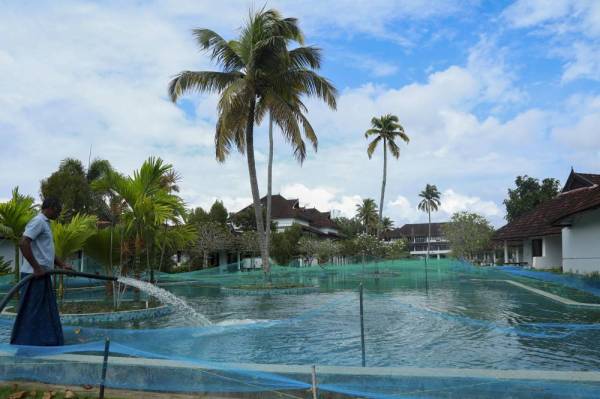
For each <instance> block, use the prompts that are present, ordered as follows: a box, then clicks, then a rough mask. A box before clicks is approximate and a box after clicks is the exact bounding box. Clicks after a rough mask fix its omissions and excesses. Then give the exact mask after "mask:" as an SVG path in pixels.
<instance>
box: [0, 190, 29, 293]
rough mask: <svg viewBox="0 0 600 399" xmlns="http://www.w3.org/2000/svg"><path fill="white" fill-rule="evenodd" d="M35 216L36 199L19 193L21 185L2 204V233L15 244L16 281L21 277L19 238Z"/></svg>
mask: <svg viewBox="0 0 600 399" xmlns="http://www.w3.org/2000/svg"><path fill="white" fill-rule="evenodd" d="M34 216H35V206H34V199H33V197H31V196H28V195H22V194H20V193H19V187H15V188H14V189H13V191H12V198H11V199H10V200H9V201H7V202H4V203H1V204H0V234H1V235H3V236H4V238H7V239H9V240H10V241H12V243H13V245H14V246H15V258H14V262H13V265H14V273H15V281H19V278H20V274H19V273H20V266H19V240H20V239H21V236H22V235H23V232H24V231H25V226H27V223H28V222H29V221H30V220H31V218H33V217H34Z"/></svg>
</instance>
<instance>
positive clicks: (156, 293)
mask: <svg viewBox="0 0 600 399" xmlns="http://www.w3.org/2000/svg"><path fill="white" fill-rule="evenodd" d="M117 281H118V282H119V283H122V284H126V285H129V286H132V287H135V288H138V289H140V290H141V291H144V292H145V293H147V294H148V295H151V296H153V297H155V298H157V299H158V300H159V301H161V302H162V303H164V304H168V305H171V306H173V307H175V309H176V310H177V311H179V312H182V313H184V314H185V315H186V317H189V318H192V320H194V321H197V322H198V323H200V324H201V325H203V326H209V325H211V324H212V323H211V322H210V320H208V319H207V318H206V317H205V316H204V315H202V314H201V313H198V312H196V311H195V310H194V308H192V307H191V306H190V305H189V304H188V303H187V302H186V301H184V300H183V299H181V298H179V297H178V296H175V295H173V294H172V293H170V292H169V291H167V290H163V289H162V288H160V287H157V286H155V285H154V284H150V283H148V282H146V281H141V280H137V279H134V278H130V277H119V278H118V280H117Z"/></svg>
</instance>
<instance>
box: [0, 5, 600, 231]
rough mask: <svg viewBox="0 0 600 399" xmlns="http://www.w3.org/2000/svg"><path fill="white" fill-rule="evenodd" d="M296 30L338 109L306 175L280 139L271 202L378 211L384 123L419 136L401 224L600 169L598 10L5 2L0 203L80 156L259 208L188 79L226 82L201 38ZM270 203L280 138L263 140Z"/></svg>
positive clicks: (402, 163) (404, 151)
mask: <svg viewBox="0 0 600 399" xmlns="http://www.w3.org/2000/svg"><path fill="white" fill-rule="evenodd" d="M263 5H264V6H266V7H267V8H276V9H278V10H279V11H281V12H282V13H283V15H284V16H293V17H296V18H298V19H299V23H300V26H301V28H302V29H303V30H304V33H305V36H306V44H309V45H314V46H317V47H320V48H321V49H322V53H323V59H324V62H323V67H322V69H321V70H320V73H321V74H322V75H324V76H325V77H327V78H328V79H330V80H331V82H332V83H333V84H334V85H335V86H336V87H337V88H338V90H339V97H338V107H337V111H335V112H334V111H331V110H330V109H328V108H327V107H326V106H325V105H324V104H323V103H321V102H319V101H316V100H308V101H307V104H308V107H309V113H308V118H309V119H310V120H311V122H312V124H313V127H314V128H315V130H316V132H317V135H318V137H319V148H318V151H317V152H316V153H315V152H311V153H310V154H309V155H308V157H307V159H306V161H305V162H304V164H303V165H299V164H298V163H297V162H296V161H295V160H294V157H293V153H292V150H291V149H290V147H289V145H288V144H287V143H286V142H285V141H284V140H283V139H281V137H280V134H279V132H278V131H276V132H275V134H276V140H275V157H274V192H275V193H281V194H282V195H284V196H285V197H288V198H299V199H300V202H301V204H303V205H306V206H315V207H317V208H318V209H320V210H322V211H329V210H336V213H338V214H340V215H344V216H352V215H353V213H354V211H355V207H356V204H357V203H359V202H360V201H361V199H363V198H375V199H376V201H377V202H379V194H380V190H381V177H382V168H383V163H382V161H383V160H382V152H381V149H379V150H377V151H376V153H375V155H374V156H373V158H372V159H369V158H368V156H367V153H366V148H367V144H368V142H367V140H366V139H365V137H364V132H365V131H366V130H367V129H369V127H370V121H371V118H372V117H374V116H381V115H384V114H387V113H392V114H395V115H397V116H398V117H399V119H400V122H401V124H402V125H403V127H404V129H405V131H406V133H407V134H408V135H409V137H410V142H409V143H408V144H404V143H402V144H401V155H400V158H399V159H397V160H396V159H391V160H389V162H388V178H387V188H386V197H385V198H386V199H385V206H384V215H387V216H389V217H391V218H392V220H394V222H395V225H396V226H398V227H400V226H401V225H403V224H404V223H415V222H422V221H425V220H426V219H427V216H426V215H425V214H424V213H423V212H419V211H418V210H417V204H418V202H419V197H418V194H419V192H420V191H421V190H423V188H424V187H425V185H426V184H435V185H437V187H438V189H439V190H440V192H441V193H442V205H441V207H440V210H439V211H438V212H436V213H434V214H433V215H432V220H434V221H444V220H448V219H449V217H450V216H451V215H452V213H454V212H457V211H471V212H477V213H480V214H482V215H484V216H486V217H487V218H488V219H489V220H490V221H491V222H492V224H493V225H495V226H501V225H502V224H504V215H505V208H504V205H503V203H502V201H503V200H504V198H505V197H506V195H507V190H508V188H509V187H511V186H512V185H513V184H514V179H515V177H516V176H518V175H525V174H527V175H529V176H533V177H536V178H545V177H554V178H558V179H559V180H560V181H561V182H564V181H565V180H566V178H567V176H568V174H569V172H570V169H571V167H573V168H574V169H575V170H576V171H582V172H589V173H600V132H598V127H599V126H600V1H595V0H589V1H586V0H579V1H570V0H523V1H521V0H518V1H476V0H473V1H470V0H463V1H451V0H438V1H435V2H430V1H427V0H405V1H390V0H371V1H368V2H367V1H353V0H337V1H324V0H315V1H312V0H308V1H302V2H298V1H266V2H261V3H257V2H248V1H228V0H222V1H219V2H214V1H198V0H196V1H192V0H189V1H186V0H173V1H130V2H123V1H110V0H106V1H94V2H92V1H59V0H56V1H18V2H16V1H8V0H0V171H1V172H0V200H3V199H7V198H9V196H10V192H11V190H12V188H13V187H15V186H19V188H20V191H21V192H24V193H27V194H31V195H33V196H34V197H36V198H39V185H40V181H41V180H42V179H44V178H45V177H47V176H49V175H50V174H51V173H52V172H53V171H55V170H56V169H57V168H58V165H59V163H60V161H61V160H62V159H64V158H67V157H72V158H77V159H80V160H82V161H83V163H84V164H87V162H88V158H89V154H90V148H91V154H92V158H96V157H98V158H103V159H108V160H109V161H110V162H111V163H112V164H113V166H114V167H115V168H116V169H118V170H119V171H121V172H124V173H127V174H130V173H132V172H133V170H135V169H136V168H139V166H140V165H141V163H142V162H143V161H144V160H145V159H147V158H148V157H149V156H158V157H161V158H162V159H164V160H165V161H166V162H168V163H171V164H172V165H173V166H174V168H175V169H176V170H177V171H178V172H179V174H180V175H181V176H182V181H181V183H180V187H181V196H182V197H183V198H184V200H185V201H186V203H187V205H188V206H190V207H192V206H203V207H207V206H210V204H211V203H212V202H213V201H214V200H215V199H219V200H222V201H223V202H224V204H225V206H226V207H227V208H228V209H229V210H230V211H235V210H238V209H240V208H242V207H244V206H246V205H248V204H249V203H250V199H251V194H250V185H249V180H248V172H247V166H246V161H245V158H244V157H243V155H241V154H238V153H232V155H231V156H230V157H229V158H228V159H227V161H226V162H225V163H218V162H217V161H216V160H215V157H214V145H213V137H214V128H215V122H216V101H217V96H216V95H202V94H194V95H187V96H185V97H184V98H182V99H181V100H180V101H179V102H178V103H177V104H174V103H172V102H171V101H170V100H169V98H168V96H167V85H168V82H169V80H170V79H171V78H172V77H173V76H174V75H175V74H177V73H178V72H180V71H182V70H215V69H217V68H218V66H216V65H214V64H212V63H211V61H210V59H209V56H208V54H206V53H203V52H201V51H199V49H198V47H197V45H196V43H195V42H194V40H193V37H192V34H191V31H192V29H194V28H209V29H212V30H214V31H216V32H218V33H219V34H221V35H222V36H223V37H224V38H226V39H233V38H235V37H236V35H237V34H238V33H239V28H240V26H241V25H242V24H243V23H244V21H245V20H246V19H247V16H248V13H249V10H250V9H258V8H261V7H262V6H263ZM255 140H256V141H255V143H256V144H255V145H256V159H257V169H258V172H259V184H260V190H261V195H262V194H263V193H264V192H265V188H266V169H267V168H266V158H267V157H266V154H267V136H266V129H265V126H259V127H258V128H257V133H256V136H255Z"/></svg>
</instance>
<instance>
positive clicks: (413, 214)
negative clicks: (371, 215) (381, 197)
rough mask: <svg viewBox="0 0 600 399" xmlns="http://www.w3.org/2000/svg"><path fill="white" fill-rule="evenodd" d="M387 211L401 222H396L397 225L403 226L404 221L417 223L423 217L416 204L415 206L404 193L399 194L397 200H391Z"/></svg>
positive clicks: (387, 213)
mask: <svg viewBox="0 0 600 399" xmlns="http://www.w3.org/2000/svg"><path fill="white" fill-rule="evenodd" d="M385 213H386V215H389V216H390V217H391V218H392V220H395V221H398V222H399V223H395V227H402V224H404V223H415V222H417V221H419V220H421V219H422V215H421V214H420V212H419V210H418V209H417V207H416V205H415V206H413V205H412V204H411V203H410V201H409V200H408V198H406V197H405V196H403V195H398V196H397V197H396V199H395V200H393V201H390V202H389V203H388V207H387V208H386V209H385Z"/></svg>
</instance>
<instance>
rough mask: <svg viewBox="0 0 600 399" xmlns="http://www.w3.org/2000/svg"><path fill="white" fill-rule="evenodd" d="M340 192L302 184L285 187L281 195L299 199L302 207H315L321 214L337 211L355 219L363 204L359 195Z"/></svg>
mask: <svg viewBox="0 0 600 399" xmlns="http://www.w3.org/2000/svg"><path fill="white" fill-rule="evenodd" d="M338 191H339V190H336V189H334V188H330V187H315V188H309V187H307V186H305V185H304V184H301V183H293V184H288V185H285V186H284V187H283V188H282V189H281V195H283V196H284V197H286V198H288V199H292V198H297V199H298V200H299V202H300V205H301V206H306V207H314V208H317V209H318V210H320V211H321V212H328V211H332V210H336V211H339V212H341V214H342V215H343V216H346V217H353V216H354V214H355V212H356V205H358V204H360V203H361V202H362V199H361V197H360V196H359V195H342V196H339V195H338Z"/></svg>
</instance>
